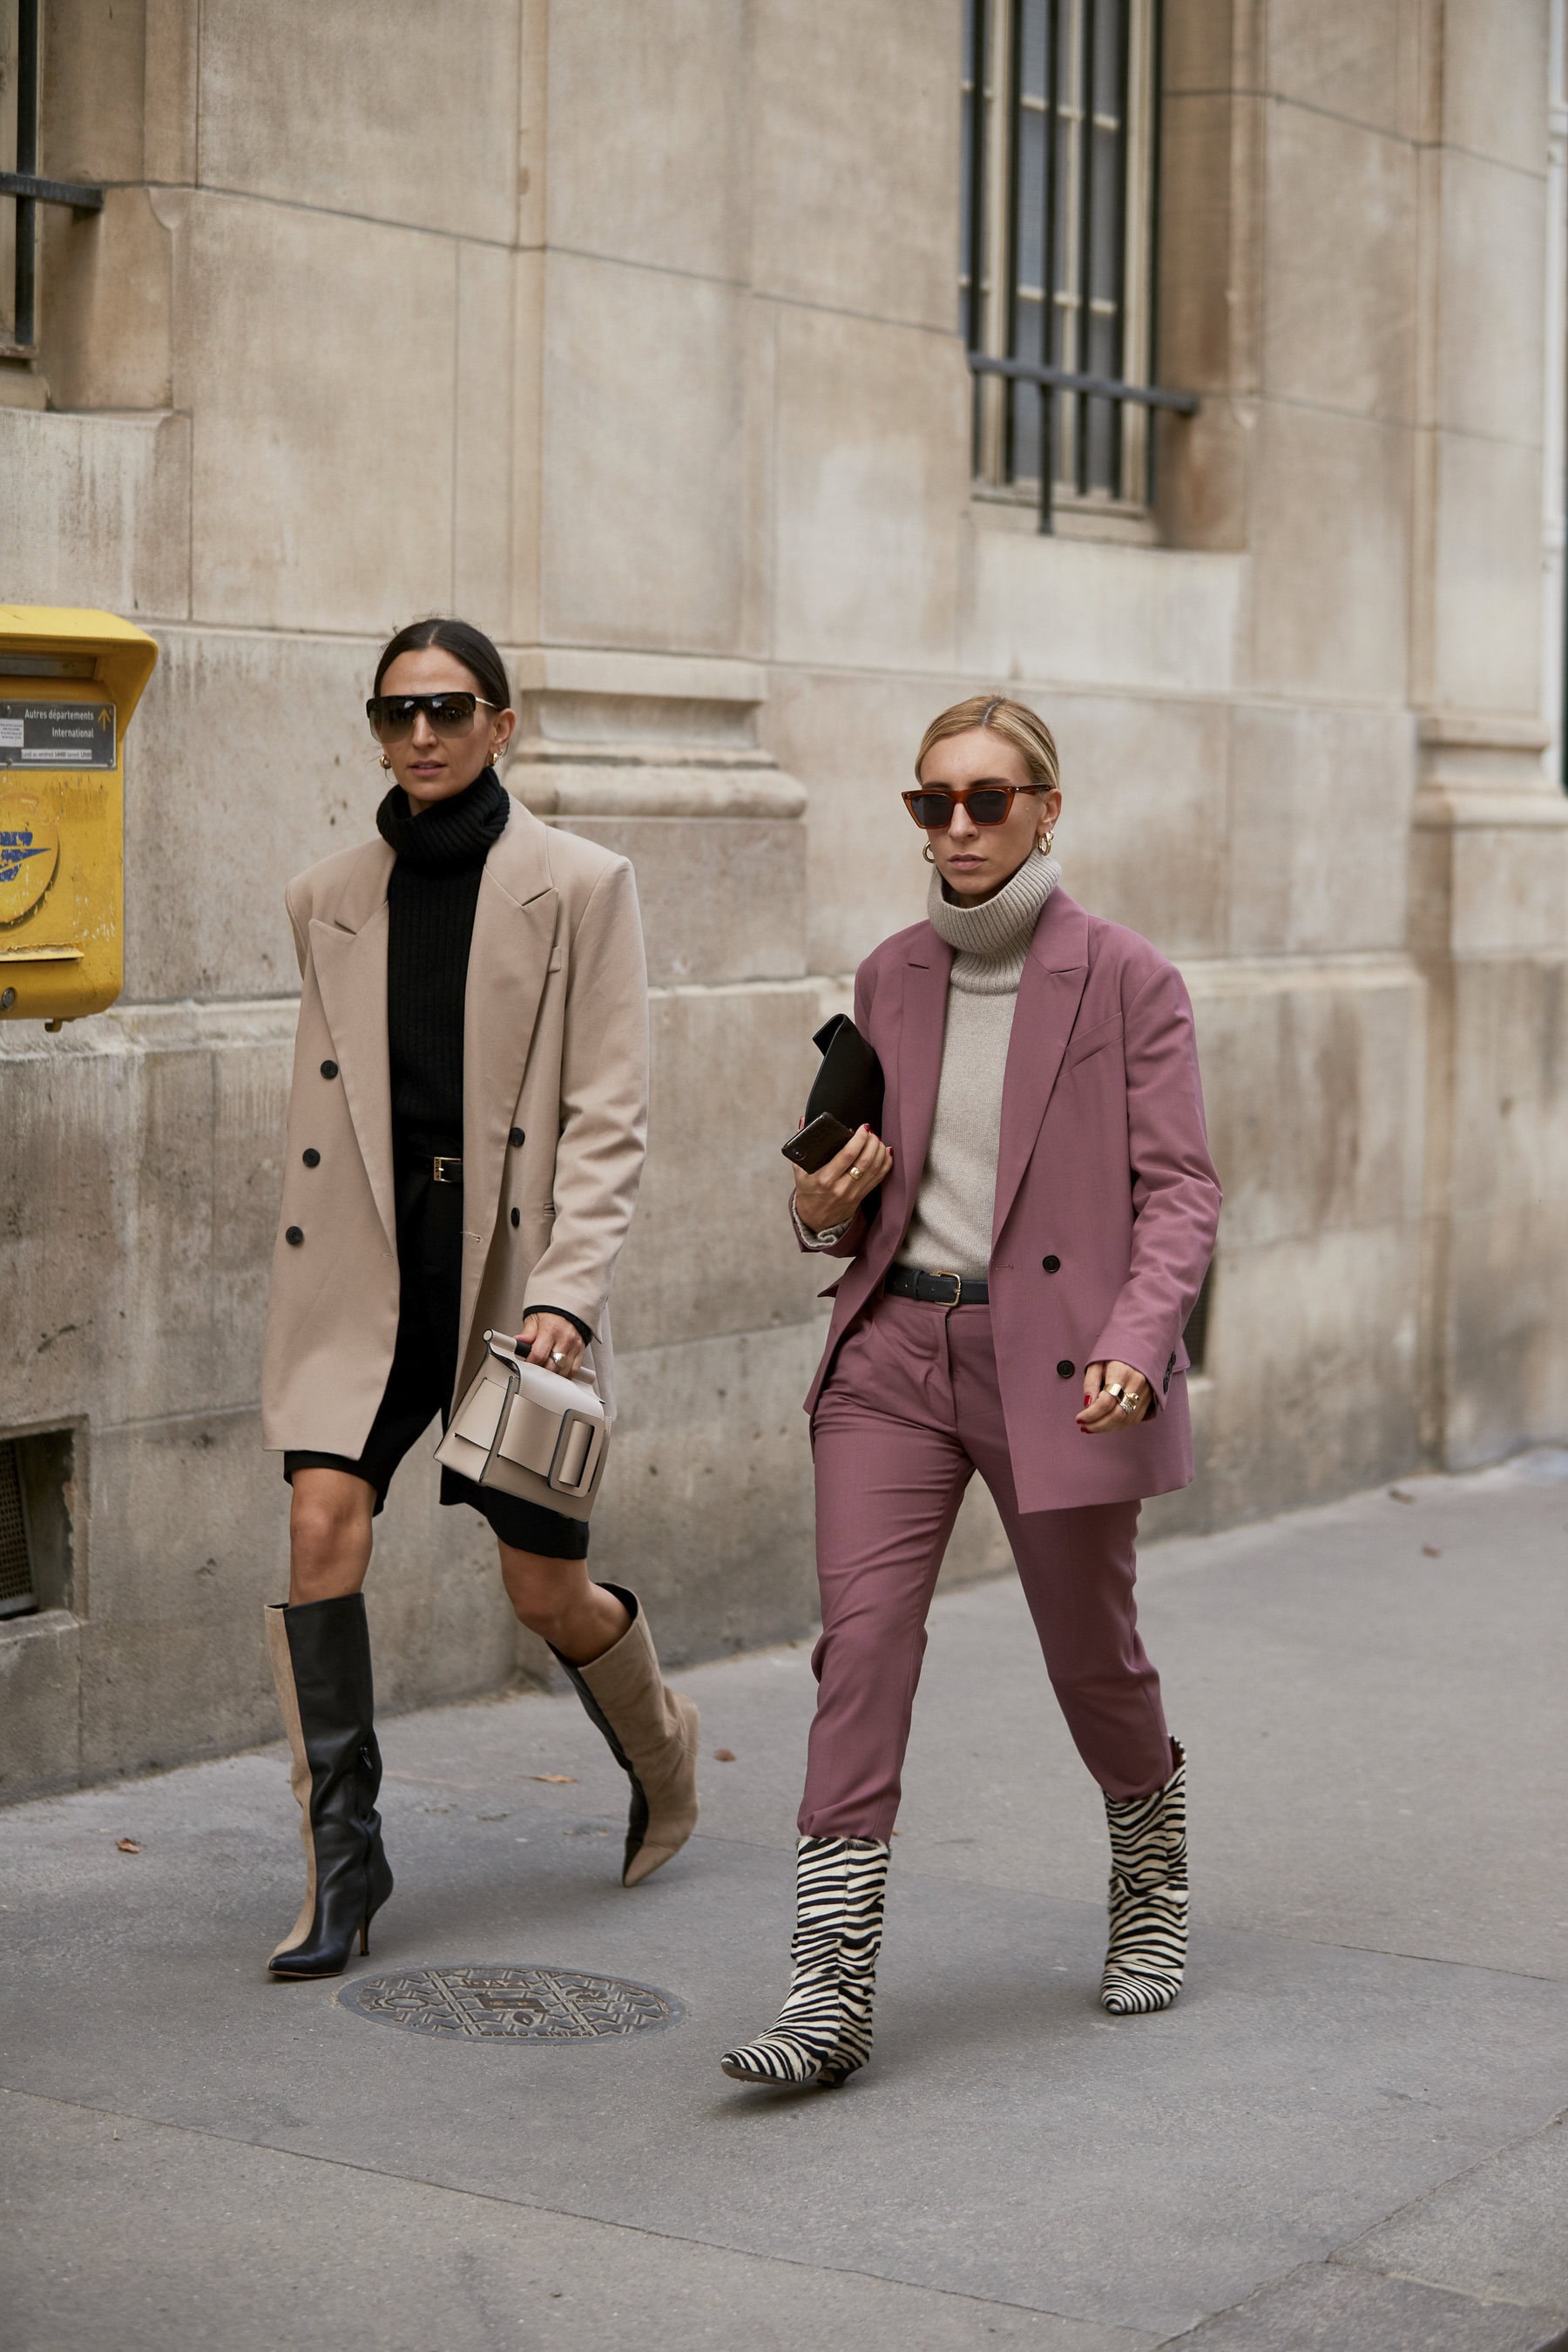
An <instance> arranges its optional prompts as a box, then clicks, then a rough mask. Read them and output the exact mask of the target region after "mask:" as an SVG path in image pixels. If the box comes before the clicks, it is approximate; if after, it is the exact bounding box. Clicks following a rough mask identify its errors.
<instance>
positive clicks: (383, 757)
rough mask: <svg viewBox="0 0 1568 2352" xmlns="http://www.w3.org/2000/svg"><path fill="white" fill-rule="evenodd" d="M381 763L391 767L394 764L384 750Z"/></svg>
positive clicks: (385, 766)
mask: <svg viewBox="0 0 1568 2352" xmlns="http://www.w3.org/2000/svg"><path fill="white" fill-rule="evenodd" d="M381 764H382V766H383V767H384V768H390V767H391V765H392V761H391V760H390V759H389V758H388V756H387V754H386V753H385V752H383V753H382V755H381Z"/></svg>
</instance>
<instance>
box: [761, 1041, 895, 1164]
mask: <svg viewBox="0 0 1568 2352" xmlns="http://www.w3.org/2000/svg"><path fill="white" fill-rule="evenodd" d="M811 1042H812V1044H813V1045H815V1046H816V1048H817V1050H818V1052H819V1053H820V1054H821V1055H822V1067H821V1068H820V1069H819V1070H818V1071H817V1074H816V1083H815V1085H814V1086H813V1087H812V1089H811V1096H810V1099H809V1100H808V1101H807V1103H806V1106H805V1119H804V1120H803V1121H802V1124H801V1127H800V1129H799V1132H798V1133H797V1134H795V1135H792V1136H791V1137H790V1139H789V1141H788V1142H787V1143H786V1144H784V1145H783V1146H782V1147H781V1149H782V1150H783V1152H784V1158H785V1159H786V1160H793V1161H794V1162H795V1166H796V1167H797V1168H804V1169H805V1171H806V1174H807V1175H808V1176H809V1175H810V1174H812V1173H813V1171H815V1170H816V1169H818V1168H822V1167H825V1166H826V1163H827V1161H828V1160H831V1159H832V1157H833V1155H834V1153H835V1152H836V1151H842V1150H843V1149H844V1146H845V1145H846V1144H847V1142H848V1140H849V1139H850V1137H851V1136H852V1135H853V1134H854V1133H855V1131H856V1129H858V1128H862V1127H868V1128H869V1129H870V1130H871V1132H872V1134H873V1135H880V1133H881V1131H882V1093H883V1087H882V1065H881V1063H880V1062H879V1060H878V1059H877V1054H876V1049H875V1047H874V1046H871V1045H868V1044H867V1043H866V1040H865V1038H864V1037H862V1036H861V1034H860V1032H859V1031H858V1029H857V1028H856V1026H855V1024H854V1023H853V1021H851V1020H850V1018H849V1015H848V1014H847V1013H835V1014H834V1016H833V1018H832V1020H831V1021H825V1022H824V1023H823V1024H822V1026H821V1028H820V1029H819V1030H818V1031H817V1033H816V1036H815V1037H814V1038H813V1039H812V1041H811Z"/></svg>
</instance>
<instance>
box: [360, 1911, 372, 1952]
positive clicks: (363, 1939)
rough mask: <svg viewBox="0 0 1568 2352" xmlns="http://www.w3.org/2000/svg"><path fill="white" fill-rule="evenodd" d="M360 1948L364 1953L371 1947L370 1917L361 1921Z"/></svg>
mask: <svg viewBox="0 0 1568 2352" xmlns="http://www.w3.org/2000/svg"><path fill="white" fill-rule="evenodd" d="M359 1948H360V1950H361V1952H362V1953H363V1952H368V1951H369V1949H370V1921H369V1919H368V1918H365V1919H362V1920H361V1921H360V1923H359Z"/></svg>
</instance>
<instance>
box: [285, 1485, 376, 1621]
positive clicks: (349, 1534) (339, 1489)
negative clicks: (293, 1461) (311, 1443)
mask: <svg viewBox="0 0 1568 2352" xmlns="http://www.w3.org/2000/svg"><path fill="white" fill-rule="evenodd" d="M374 1510H375V1488H374V1486H371V1485H370V1484H369V1483H368V1481H367V1480H365V1479H363V1478H356V1477H355V1476H354V1475H353V1473H352V1472H351V1471H348V1470H325V1469H321V1468H319V1467H318V1468H316V1469H312V1470H296V1471H295V1473H294V1489H293V1499H292V1500H291V1502H290V1503H289V1601H290V1602H291V1603H292V1602H299V1601H338V1600H341V1599H342V1596H343V1595H344V1594H345V1593H348V1592H357V1591H359V1589H360V1587H361V1586H362V1585H363V1582H364V1572H365V1570H366V1569H367V1568H368V1567H369V1566H370V1547H371V1518H372V1517H373V1515H374Z"/></svg>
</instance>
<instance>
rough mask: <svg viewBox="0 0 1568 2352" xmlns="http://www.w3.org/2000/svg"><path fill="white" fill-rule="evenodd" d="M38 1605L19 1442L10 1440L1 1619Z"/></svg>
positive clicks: (0, 1521)
mask: <svg viewBox="0 0 1568 2352" xmlns="http://www.w3.org/2000/svg"><path fill="white" fill-rule="evenodd" d="M37 1605H38V1602H37V1594H36V1593H35V1592H34V1591H33V1564H32V1560H31V1559H30V1558H29V1556H28V1550H27V1520H26V1512H25V1511H24V1510H23V1507H22V1480H21V1475H20V1470H19V1465H18V1464H17V1460H16V1440H15V1439H14V1438H9V1437H8V1438H4V1439H0V1617H20V1616H23V1615H24V1614H25V1613H26V1612H27V1611H28V1610H31V1609H36V1608H37Z"/></svg>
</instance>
